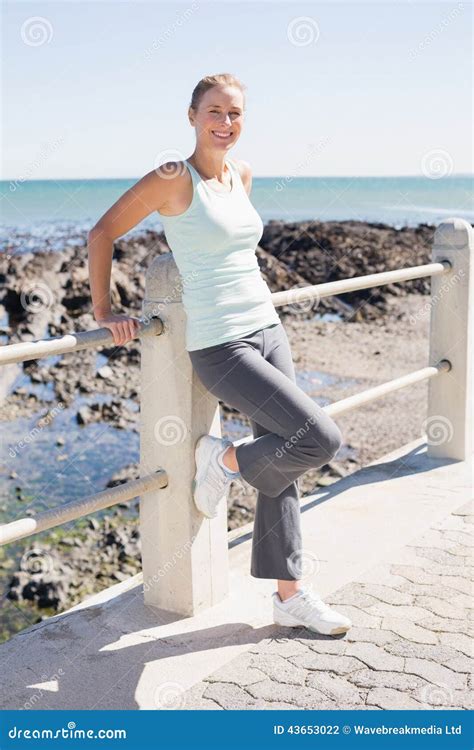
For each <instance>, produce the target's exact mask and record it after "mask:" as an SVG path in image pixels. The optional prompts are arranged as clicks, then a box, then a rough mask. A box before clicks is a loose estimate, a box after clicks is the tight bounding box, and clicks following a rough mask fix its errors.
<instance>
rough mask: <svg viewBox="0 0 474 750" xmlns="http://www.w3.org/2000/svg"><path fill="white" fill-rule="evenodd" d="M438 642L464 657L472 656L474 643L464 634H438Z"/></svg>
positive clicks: (473, 654)
mask: <svg viewBox="0 0 474 750" xmlns="http://www.w3.org/2000/svg"><path fill="white" fill-rule="evenodd" d="M439 642H440V643H442V644H443V645H446V646H451V647H452V648H455V649H456V650H457V651H462V653H463V654H466V656H474V643H473V641H472V638H469V637H468V636H467V635H465V634H464V633H439Z"/></svg>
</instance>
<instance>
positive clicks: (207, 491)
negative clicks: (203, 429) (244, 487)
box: [192, 435, 240, 518]
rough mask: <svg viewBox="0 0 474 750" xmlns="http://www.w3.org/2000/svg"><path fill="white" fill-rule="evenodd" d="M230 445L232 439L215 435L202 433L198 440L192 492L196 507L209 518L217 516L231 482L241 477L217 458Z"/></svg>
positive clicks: (195, 451)
mask: <svg viewBox="0 0 474 750" xmlns="http://www.w3.org/2000/svg"><path fill="white" fill-rule="evenodd" d="M229 445H233V443H232V441H231V440H227V438H218V437H214V436H213V435H201V437H200V438H199V439H198V440H197V441H196V447H195V450H194V456H195V459H196V474H195V475H194V479H193V484H192V493H193V498H194V502H195V504H196V507H197V508H198V510H199V511H201V513H202V514H203V515H205V516H206V517H207V518H215V517H216V516H217V513H218V509H219V504H220V502H221V500H224V499H225V498H226V497H227V491H228V489H229V486H230V484H231V482H232V481H233V480H234V479H239V477H240V472H234V473H232V474H231V473H230V470H229V472H226V471H225V470H224V469H223V468H222V466H221V465H220V464H219V462H218V460H217V456H218V455H219V454H220V453H222V452H223V451H224V450H225V449H226V447H228V446H229Z"/></svg>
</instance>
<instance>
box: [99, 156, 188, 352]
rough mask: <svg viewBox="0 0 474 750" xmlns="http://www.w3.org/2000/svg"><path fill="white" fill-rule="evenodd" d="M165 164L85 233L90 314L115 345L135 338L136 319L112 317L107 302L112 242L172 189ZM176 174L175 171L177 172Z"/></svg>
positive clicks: (162, 201)
mask: <svg viewBox="0 0 474 750" xmlns="http://www.w3.org/2000/svg"><path fill="white" fill-rule="evenodd" d="M169 164H170V163H168V164H167V165H166V167H167V170H166V173H165V174H166V175H168V176H167V177H163V175H162V174H161V172H160V168H158V169H156V170H152V171H151V172H148V174H146V175H145V176H144V177H142V178H141V179H140V180H139V181H138V182H137V183H136V184H135V185H132V187H131V188H129V189H128V190H127V191H126V192H125V193H124V194H123V195H122V196H121V197H120V198H119V199H118V200H117V201H116V202H115V203H114V204H113V206H111V207H110V208H109V209H108V211H106V212H105V214H104V215H103V216H102V217H101V218H100V219H99V221H98V222H97V223H96V224H95V225H94V227H93V228H92V229H91V230H90V232H89V234H88V241H87V251H88V259H89V285H90V289H91V297H92V309H93V315H94V318H95V320H96V321H97V323H98V324H99V326H100V327H106V328H109V329H110V330H111V331H112V334H113V337H114V343H115V344H117V345H122V344H125V343H126V342H127V341H130V340H131V339H133V338H135V336H136V335H137V333H138V331H139V327H140V326H139V320H138V318H133V317H130V316H127V315H114V314H113V313H112V304H111V299H110V278H111V272H112V256H113V248H114V240H116V239H117V238H118V237H121V236H122V235H123V234H126V232H128V231H129V230H130V229H132V228H133V227H135V226H136V225H137V224H139V222H140V221H142V220H143V219H144V218H145V217H146V216H148V215H149V214H151V213H152V212H153V211H156V210H160V208H162V206H164V205H165V203H166V200H167V199H169V197H170V194H171V192H172V191H173V190H175V189H176V182H177V181H178V180H177V179H172V180H170V179H169V174H170V171H169ZM177 173H178V174H179V170H178V172H177Z"/></svg>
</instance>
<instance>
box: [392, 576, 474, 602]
mask: <svg viewBox="0 0 474 750" xmlns="http://www.w3.org/2000/svg"><path fill="white" fill-rule="evenodd" d="M446 578H450V579H451V580H452V581H457V582H458V588H454V586H450V585H449V583H448V582H447V581H446V580H444V581H443V582H442V583H441V578H439V579H438V580H439V583H433V584H426V583H412V582H411V581H405V583H404V584H403V585H402V586H401V587H400V589H401V591H406V592H407V593H410V594H412V595H413V596H417V597H420V596H428V597H436V598H438V599H443V600H446V601H452V599H453V598H454V597H455V596H457V595H458V594H459V593H462V592H463V591H464V590H465V587H466V584H468V583H469V582H468V581H466V579H465V578H455V577H453V576H446ZM421 606H423V605H421Z"/></svg>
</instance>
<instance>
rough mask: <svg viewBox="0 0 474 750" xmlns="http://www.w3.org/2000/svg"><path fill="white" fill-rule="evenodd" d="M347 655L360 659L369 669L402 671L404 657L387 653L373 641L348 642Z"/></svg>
mask: <svg viewBox="0 0 474 750" xmlns="http://www.w3.org/2000/svg"><path fill="white" fill-rule="evenodd" d="M346 655H347V656H354V657H355V658H356V659H360V661H362V662H363V663H364V664H366V665H367V666H368V667H370V668H371V669H381V670H384V671H389V672H397V671H398V672H402V671H403V665H404V659H403V658H401V657H400V656H393V655H392V654H389V653H388V652H387V651H385V649H383V648H381V646H377V645H376V644H375V643H350V644H349V645H348V646H347V650H346Z"/></svg>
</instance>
